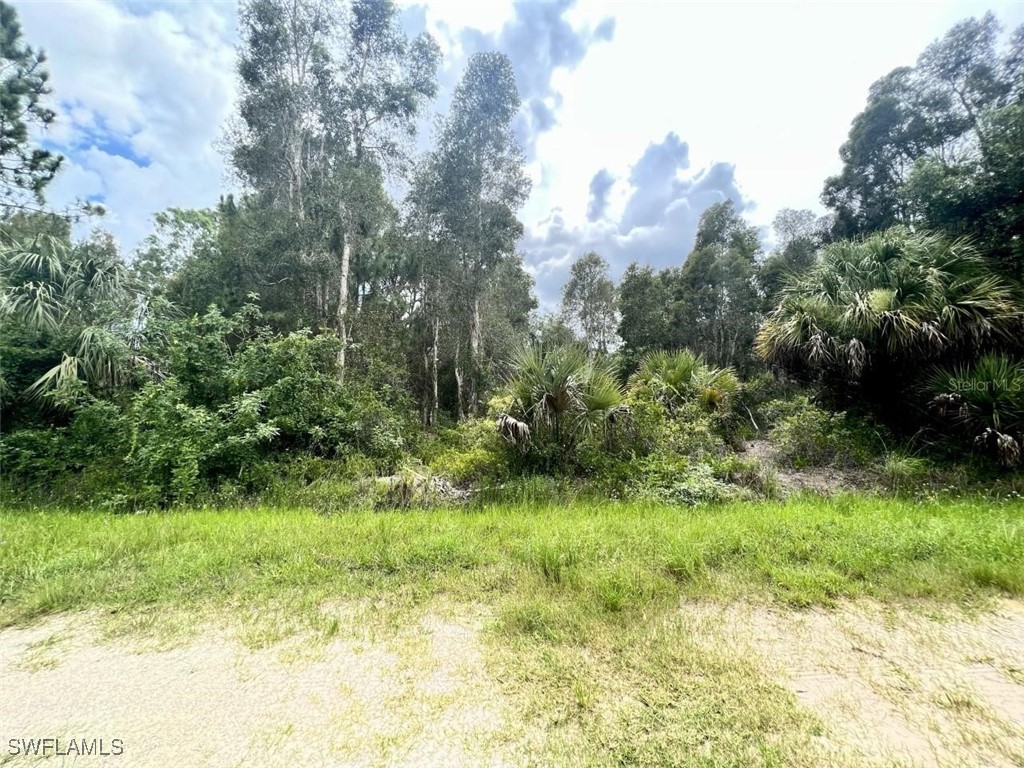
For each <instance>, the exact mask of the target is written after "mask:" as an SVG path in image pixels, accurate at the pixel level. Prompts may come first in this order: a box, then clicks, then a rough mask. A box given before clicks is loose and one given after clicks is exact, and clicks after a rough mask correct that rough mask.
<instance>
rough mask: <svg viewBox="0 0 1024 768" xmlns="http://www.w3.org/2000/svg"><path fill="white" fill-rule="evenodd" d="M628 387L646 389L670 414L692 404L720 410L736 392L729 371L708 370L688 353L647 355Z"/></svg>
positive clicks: (697, 357)
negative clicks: (687, 404) (684, 405)
mask: <svg viewBox="0 0 1024 768" xmlns="http://www.w3.org/2000/svg"><path fill="white" fill-rule="evenodd" d="M630 385H631V387H632V388H633V389H634V390H639V389H646V390H647V391H648V392H649V393H650V395H651V397H653V398H654V399H655V400H657V401H658V402H660V403H661V404H662V405H664V406H665V408H667V409H668V411H669V412H670V413H672V412H674V411H675V410H676V408H678V407H679V406H680V405H682V404H683V403H685V402H688V401H696V402H697V403H698V404H699V405H700V407H701V408H702V409H703V410H704V411H707V412H711V411H716V410H720V409H722V408H725V407H726V406H727V405H728V403H729V401H730V399H731V398H732V397H733V396H734V395H735V394H736V393H737V392H738V391H739V388H740V383H739V379H738V378H737V377H736V373H735V371H733V369H732V368H714V367H711V366H708V365H707V364H706V363H705V362H704V358H702V357H701V356H700V355H697V354H695V353H693V352H692V351H690V350H689V349H682V350H678V351H675V352H670V351H667V350H661V351H657V352H651V353H649V354H648V355H647V356H646V357H644V359H643V360H642V361H641V363H640V368H639V369H638V370H637V372H636V373H634V374H633V376H632V377H631V378H630Z"/></svg>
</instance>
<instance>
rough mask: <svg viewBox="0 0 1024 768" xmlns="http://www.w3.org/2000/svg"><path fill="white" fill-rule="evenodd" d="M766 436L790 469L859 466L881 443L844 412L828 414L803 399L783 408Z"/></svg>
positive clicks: (867, 429) (869, 460) (871, 432)
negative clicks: (768, 435) (784, 411)
mask: <svg viewBox="0 0 1024 768" xmlns="http://www.w3.org/2000/svg"><path fill="white" fill-rule="evenodd" d="M785 410H786V411H788V413H787V415H785V416H782V417H781V418H780V419H779V420H778V422H777V424H776V426H775V427H774V428H773V429H772V431H771V433H770V439H771V440H772V442H773V443H775V445H776V447H777V449H778V455H779V457H780V458H781V459H782V460H783V461H784V462H785V463H787V464H789V465H790V466H793V467H797V468H800V467H826V466H839V467H863V466H866V465H868V464H869V463H870V462H871V460H872V459H873V458H874V456H875V455H876V454H877V452H878V447H879V446H880V444H881V441H880V439H879V435H878V433H877V432H875V431H874V430H873V429H872V428H871V427H869V426H868V425H866V424H863V423H860V422H858V421H856V420H855V419H853V418H851V417H849V416H848V415H847V414H845V413H842V412H840V413H829V412H828V411H824V410H822V409H821V408H818V407H817V406H815V405H812V404H811V403H810V402H809V401H808V400H807V398H806V397H801V398H797V399H796V400H794V401H793V402H792V403H790V404H788V405H787V406H786V407H785Z"/></svg>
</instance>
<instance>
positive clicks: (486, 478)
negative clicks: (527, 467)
mask: <svg viewBox="0 0 1024 768" xmlns="http://www.w3.org/2000/svg"><path fill="white" fill-rule="evenodd" d="M438 442H439V443H440V444H441V446H443V447H441V448H440V449H439V450H437V452H436V453H435V454H434V455H433V456H432V457H431V458H430V460H429V462H428V464H429V467H430V469H431V471H432V472H434V473H435V474H437V475H440V476H442V477H445V478H448V479H449V480H451V481H452V482H453V483H455V484H456V485H460V486H467V485H472V486H476V487H480V486H486V485H490V484H492V483H494V482H498V481H500V480H502V479H504V478H505V477H507V475H508V472H509V469H510V464H511V463H512V462H510V458H512V457H510V453H512V451H511V450H510V449H509V447H508V446H507V445H506V444H505V443H503V441H502V440H501V438H500V437H499V435H498V433H497V432H496V431H495V429H494V420H493V419H491V418H477V419H466V420H465V421H461V422H459V424H458V426H456V427H455V428H454V429H450V430H448V431H447V432H446V433H445V434H444V435H443V437H441V438H440V439H439V440H438Z"/></svg>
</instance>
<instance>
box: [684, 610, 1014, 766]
mask: <svg viewBox="0 0 1024 768" xmlns="http://www.w3.org/2000/svg"><path fill="white" fill-rule="evenodd" d="M683 615H684V616H685V617H687V620H688V621H690V622H691V626H692V628H693V632H694V634H695V636H696V637H698V638H699V639H700V640H701V641H702V642H707V643H709V644H710V645H713V646H715V647H716V648H718V649H721V648H722V647H723V646H725V647H727V648H729V649H730V650H731V651H732V652H734V653H738V654H753V655H755V657H757V658H760V659H761V661H762V662H763V666H764V668H765V670H766V672H767V673H768V674H770V675H772V676H773V677H775V678H776V679H777V680H779V681H780V682H782V683H783V684H784V685H786V686H787V687H788V688H789V689H790V690H791V691H793V693H794V695H795V696H796V698H797V700H798V701H799V702H800V703H801V704H802V705H804V706H806V707H808V708H809V709H811V710H812V711H813V712H815V713H816V714H817V715H818V716H819V718H820V719H821V721H822V723H823V727H824V730H823V733H822V734H821V736H820V737H819V739H818V740H819V741H820V746H821V747H822V748H823V749H824V750H825V751H826V753H827V754H829V755H830V756H831V757H830V760H831V761H834V763H835V764H839V765H901V766H921V767H922V768H931V767H933V766H935V767H939V766H961V765H963V766H982V765H984V766H990V767H991V768H997V767H998V766H1018V767H1019V766H1021V765H1024V677H1022V676H1021V667H1022V665H1024V603H1021V602H1019V601H1010V600H1006V601H1002V602H1001V603H1000V604H999V605H998V606H997V608H996V609H995V610H994V611H991V612H985V613H982V614H980V615H977V616H970V615H965V614H963V613H961V612H959V611H957V612H950V613H947V614H946V615H941V616H927V615H924V614H922V613H919V612H916V611H907V610H898V609H887V608H885V607H883V606H881V605H878V604H874V603H870V602H858V603H856V604H850V605H845V606H841V607H839V608H837V609H835V610H810V611H800V612H797V611H791V610H781V609H780V610H773V609H766V608H755V607H751V606H746V605H730V606H710V605H706V604H691V603H687V604H686V605H685V606H684V607H683Z"/></svg>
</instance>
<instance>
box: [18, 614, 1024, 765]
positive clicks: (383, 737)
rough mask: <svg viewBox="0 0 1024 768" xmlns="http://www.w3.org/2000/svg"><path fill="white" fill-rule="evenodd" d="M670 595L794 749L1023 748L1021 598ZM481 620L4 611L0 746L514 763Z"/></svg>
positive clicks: (911, 751)
mask: <svg viewBox="0 0 1024 768" xmlns="http://www.w3.org/2000/svg"><path fill="white" fill-rule="evenodd" d="M339 610H340V611H342V613H343V612H344V607H342V608H340V609H339ZM681 611H682V616H683V617H684V620H685V621H686V623H687V625H688V626H689V627H690V628H691V630H692V632H693V635H694V638H695V639H696V640H698V641H699V642H701V643H706V644H707V645H708V646H709V647H714V648H716V649H719V650H721V649H726V650H727V651H728V652H729V653H735V654H742V655H743V656H744V657H745V658H753V659H756V660H758V662H759V664H760V665H761V666H762V668H763V670H764V674H765V675H766V676H768V677H770V678H771V679H774V680H775V681H777V682H778V683H779V684H781V685H784V686H786V687H787V688H789V690H791V691H792V693H793V696H794V697H795V698H796V700H797V701H798V702H799V704H800V705H802V706H804V707H806V708H808V709H810V710H811V711H812V712H814V713H816V714H817V715H818V719H819V720H820V723H821V726H820V731H819V732H818V733H817V734H816V735H815V737H814V739H815V743H814V751H815V752H816V753H819V754H821V755H825V756H827V758H828V759H827V764H829V765H836V766H883V765H885V766H892V765H901V766H922V767H931V766H992V767H994V768H998V767H999V766H1021V765H1024V603H1022V602H1021V601H1009V600H1007V601H1003V602H1001V603H999V604H998V606H997V607H996V608H995V610H993V611H986V612H982V613H978V614H976V615H971V614H966V613H963V612H961V611H959V610H958V611H955V612H949V613H947V614H944V615H926V614H924V613H922V612H921V610H920V609H913V610H906V609H897V608H887V607H884V606H882V605H879V604H874V603H870V602H857V603H855V604H847V605H843V606H840V607H839V608H836V609H833V610H810V611H794V610H789V609H781V608H779V609H775V608H766V607H763V606H752V605H747V604H733V605H716V604H707V603H686V604H684V605H683V606H682V607H681ZM339 615H341V614H339ZM350 615H358V614H350ZM485 620H486V615H485V614H484V613H482V612H480V611H479V610H477V609H474V608H471V607H469V608H467V607H463V606H455V607H451V606H449V607H443V606H442V607H441V608H439V609H438V610H433V609H432V610H430V611H428V612H427V613H425V614H424V615H423V616H422V617H421V618H419V619H417V620H414V621H411V622H410V623H409V624H408V625H407V626H403V627H401V628H399V629H397V630H395V631H394V632H391V633H385V634H384V635H382V636H380V637H376V638H374V637H370V638H369V639H352V638H349V637H345V638H335V639H333V640H328V641H324V640H319V641H314V640H310V639H309V638H303V637H294V638H291V639H288V640H285V641H282V642H279V643H276V644H274V645H272V646H271V647H269V648H263V649H257V650H252V649H249V648H247V647H246V646H245V645H243V644H242V643H240V642H239V640H238V637H237V636H234V635H231V634H229V633H226V632H224V631H222V630H217V629H210V630H209V631H203V632H202V633H200V634H199V635H197V636H198V637H201V638H202V639H201V640H198V641H190V642H189V643H188V644H187V645H184V646H178V647H171V648H169V649H162V650H160V649H154V648H153V647H151V646H150V647H143V648H140V647H139V645H138V643H137V642H133V641H131V640H129V639H125V638H123V637H122V638H120V639H115V640H113V641H111V640H110V639H109V638H107V639H105V638H104V636H103V634H102V632H101V631H100V627H99V624H98V623H97V621H96V620H95V619H94V618H90V617H89V616H85V615H75V616H63V617H58V618H54V619H51V620H48V621H45V622H43V623H40V624H37V625H35V626H32V627H29V628H24V629H9V630H6V631H4V632H2V633H0V737H2V742H0V747H2V754H0V764H8V763H9V764H16V765H21V764H31V763H34V762H35V759H26V758H24V757H16V758H12V757H11V756H10V755H9V754H8V752H9V748H8V743H9V740H10V739H20V738H40V737H44V736H45V737H59V738H60V739H61V740H62V741H63V742H66V741H67V740H69V739H71V738H79V739H82V738H85V739H93V738H104V739H105V740H108V741H109V740H110V739H113V738H120V739H121V740H122V741H123V744H124V754H125V758H124V759H122V760H118V761H116V764H123V765H131V766H133V767H134V768H146V767H148V766H171V765H181V766H186V765H187V766H192V767H194V768H205V767H207V766H209V767H213V766H216V767H217V768H224V767H225V766H242V765H260V766H295V765H302V766H410V767H415V768H430V767H431V766H506V765H508V766H511V765H525V764H527V756H525V755H523V753H522V751H521V749H517V748H516V747H515V738H516V737H515V734H516V725H517V724H516V717H515V706H514V704H513V702H511V701H510V700H508V699H507V698H506V697H505V695H504V692H503V689H502V686H501V684H500V681H498V680H496V679H495V678H494V676H493V672H492V671H491V669H490V668H489V666H488V664H487V663H486V662H487V653H488V650H487V645H486V642H485V638H486V635H485V633H483V628H484V624H485ZM519 743H520V744H521V742H519ZM45 764H47V765H74V766H83V767H87V766H94V765H101V766H110V765H113V764H115V762H114V760H113V759H112V758H109V757H106V758H104V757H79V758H77V759H75V758H72V757H67V758H63V762H61V759H60V758H58V759H57V760H54V759H53V758H50V759H49V760H47V761H46V763H45Z"/></svg>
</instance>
